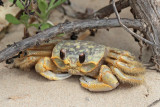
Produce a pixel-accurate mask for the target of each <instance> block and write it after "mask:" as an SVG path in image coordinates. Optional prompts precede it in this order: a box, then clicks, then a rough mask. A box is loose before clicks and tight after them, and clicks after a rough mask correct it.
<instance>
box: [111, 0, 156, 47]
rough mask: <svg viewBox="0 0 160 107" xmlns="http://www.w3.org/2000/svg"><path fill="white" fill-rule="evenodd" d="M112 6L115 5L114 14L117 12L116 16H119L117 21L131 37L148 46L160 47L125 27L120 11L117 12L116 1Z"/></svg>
mask: <svg viewBox="0 0 160 107" xmlns="http://www.w3.org/2000/svg"><path fill="white" fill-rule="evenodd" d="M112 4H113V9H114V12H115V14H116V16H117V19H118V22H119V24H120V25H121V26H122V27H123V28H124V29H125V30H126V31H127V32H129V33H130V34H131V35H133V36H134V37H136V38H137V39H139V40H142V41H144V42H145V43H147V44H150V45H153V46H158V45H156V44H154V43H153V42H151V41H149V40H147V39H145V38H143V37H141V36H139V35H138V34H136V33H134V32H133V31H132V30H130V29H128V27H127V26H125V25H124V24H123V23H122V22H121V19H120V16H119V14H118V11H117V8H116V5H115V1H114V0H112Z"/></svg>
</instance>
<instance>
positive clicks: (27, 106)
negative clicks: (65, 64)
mask: <svg viewBox="0 0 160 107" xmlns="http://www.w3.org/2000/svg"><path fill="white" fill-rule="evenodd" d="M91 1H92V2H91ZM102 1H103V2H102ZM102 1H98V0H88V2H86V3H84V2H85V0H82V1H81V2H80V1H78V0H74V4H73V5H74V6H75V7H77V9H79V10H81V11H84V10H83V9H84V8H86V7H88V6H89V7H94V8H95V9H98V8H100V7H103V6H104V5H105V4H104V0H102ZM90 2H91V3H92V5H90ZM97 2H99V4H96V3H97ZM121 15H122V16H125V17H126V16H127V17H131V15H130V14H128V13H127V10H125V11H123V12H122V13H121ZM53 19H54V18H53ZM22 36H23V26H22V25H17V26H12V27H11V29H10V31H9V33H8V34H6V36H5V38H4V39H2V40H1V41H0V50H2V49H3V48H5V47H6V45H7V44H12V43H13V42H16V41H19V40H21V37H22ZM87 39H88V40H93V41H95V42H97V43H101V44H105V45H107V46H111V47H116V48H120V49H125V50H128V51H130V52H132V53H133V54H135V55H136V56H137V57H138V55H139V46H138V44H137V43H135V42H134V39H133V38H132V37H131V36H130V35H129V34H128V33H127V32H126V31H124V30H123V29H119V28H117V29H111V30H109V31H106V30H99V31H98V33H97V34H96V37H89V38H87ZM143 54H144V56H143V61H144V62H146V61H147V60H148V56H149V55H150V54H149V52H146V51H145V49H144V52H143ZM145 77H146V78H145V83H144V84H142V85H140V86H135V87H130V86H125V85H120V86H118V88H116V89H115V90H113V91H109V92H100V93H93V92H89V91H88V90H86V89H84V88H82V87H81V86H80V84H79V76H73V77H71V78H69V79H66V80H62V81H48V80H47V79H45V78H43V77H42V76H40V75H39V74H37V73H36V72H35V71H34V70H33V71H31V72H28V71H22V70H19V69H16V68H13V69H9V68H7V67H6V64H5V63H4V62H3V63H0V107H37V106H38V107H101V106H103V107H135V106H136V107H147V106H149V105H150V104H152V103H153V102H155V103H153V104H152V105H151V106H150V107H159V106H160V102H159V100H160V91H159V89H160V73H157V72H156V71H151V70H147V71H146V75H145Z"/></svg>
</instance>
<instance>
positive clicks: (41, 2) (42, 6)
mask: <svg viewBox="0 0 160 107" xmlns="http://www.w3.org/2000/svg"><path fill="white" fill-rule="evenodd" d="M37 2H38V8H39V10H40V11H41V13H42V14H45V13H46V10H47V8H48V4H47V2H46V1H45V0H37Z"/></svg>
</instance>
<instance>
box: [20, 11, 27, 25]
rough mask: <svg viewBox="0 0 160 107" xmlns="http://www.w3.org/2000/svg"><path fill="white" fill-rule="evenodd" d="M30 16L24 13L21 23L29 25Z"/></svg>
mask: <svg viewBox="0 0 160 107" xmlns="http://www.w3.org/2000/svg"><path fill="white" fill-rule="evenodd" d="M28 20H29V15H27V14H25V13H23V15H21V16H20V21H21V22H22V23H24V24H28Z"/></svg>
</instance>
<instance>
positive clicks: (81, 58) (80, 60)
mask: <svg viewBox="0 0 160 107" xmlns="http://www.w3.org/2000/svg"><path fill="white" fill-rule="evenodd" d="M84 61H85V54H84V53H81V54H80V55H79V62H80V63H83V62H84Z"/></svg>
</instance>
